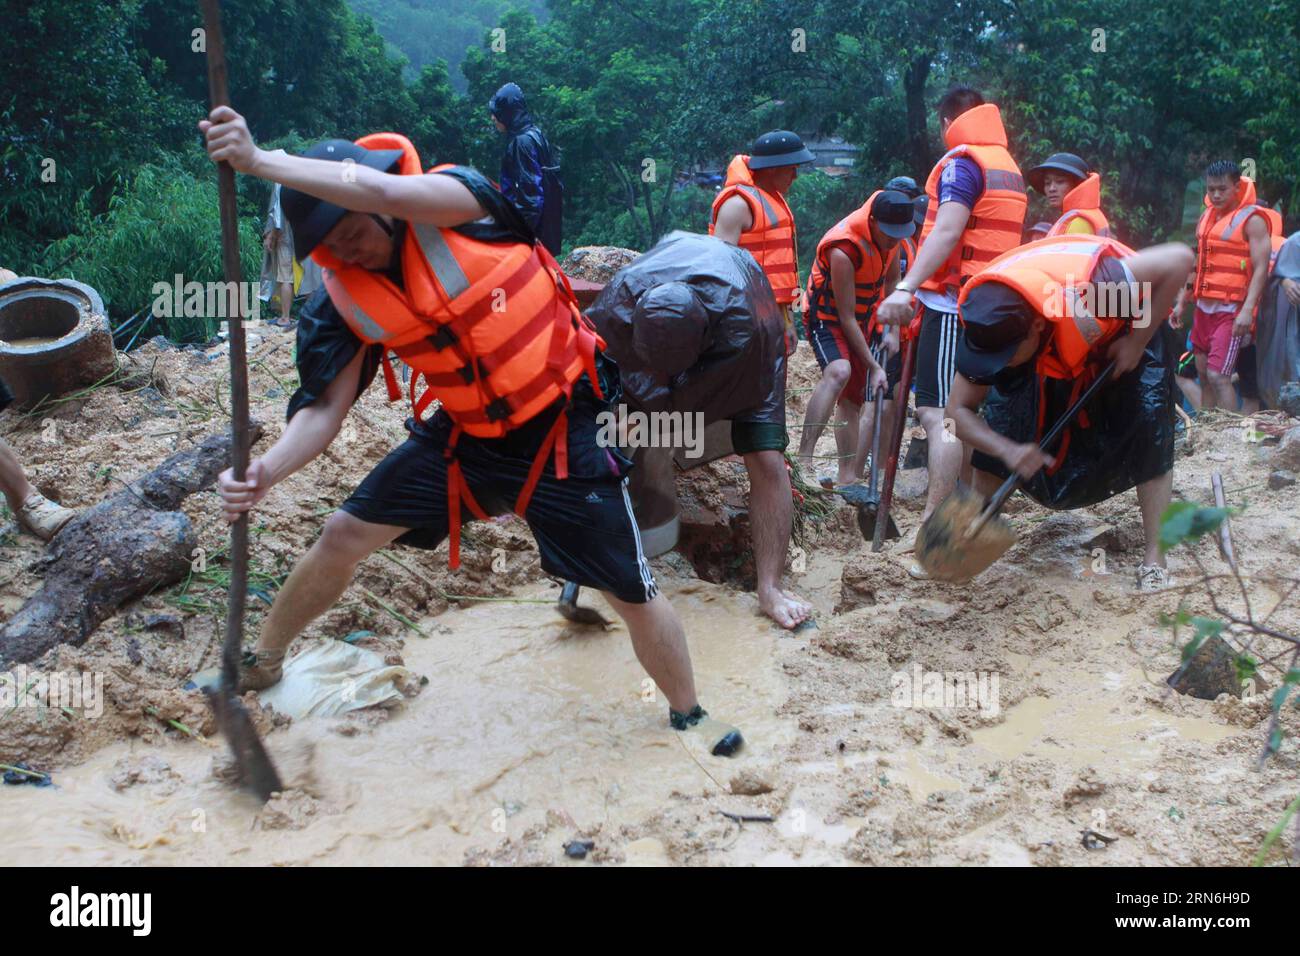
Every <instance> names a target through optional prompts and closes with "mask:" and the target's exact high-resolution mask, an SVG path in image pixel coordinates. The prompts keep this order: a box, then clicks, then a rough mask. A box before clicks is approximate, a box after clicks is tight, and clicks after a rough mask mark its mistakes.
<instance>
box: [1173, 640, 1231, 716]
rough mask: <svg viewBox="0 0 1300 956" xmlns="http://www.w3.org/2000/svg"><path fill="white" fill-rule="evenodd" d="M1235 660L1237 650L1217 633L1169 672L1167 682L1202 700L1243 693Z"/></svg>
mask: <svg viewBox="0 0 1300 956" xmlns="http://www.w3.org/2000/svg"><path fill="white" fill-rule="evenodd" d="M1236 661H1237V652H1236V651H1234V650H1233V649H1232V646H1231V645H1230V644H1229V643H1228V642H1227V641H1225V640H1224V639H1223V638H1221V637H1219V636H1218V635H1217V634H1216V635H1215V636H1213V637H1210V638H1208V639H1207V640H1206V641H1205V642H1204V643H1202V644H1201V646H1200V647H1199V648H1198V649H1197V651H1196V653H1195V654H1194V655H1193V656H1192V659H1191V660H1190V661H1188V662H1187V664H1186V665H1185V666H1183V667H1180V668H1179V669H1178V670H1175V671H1174V672H1173V673H1172V674H1170V675H1169V677H1168V678H1166V679H1165V683H1166V684H1168V685H1169V686H1170V687H1172V688H1173V689H1174V690H1176V691H1178V693H1180V694H1186V695H1190V696H1192V697H1198V698H1200V699H1201V700H1214V699H1215V698H1216V697H1218V696H1219V695H1220V694H1228V695H1230V696H1232V697H1240V696H1241V692H1242V687H1241V679H1240V678H1239V677H1238V676H1237V664H1236Z"/></svg>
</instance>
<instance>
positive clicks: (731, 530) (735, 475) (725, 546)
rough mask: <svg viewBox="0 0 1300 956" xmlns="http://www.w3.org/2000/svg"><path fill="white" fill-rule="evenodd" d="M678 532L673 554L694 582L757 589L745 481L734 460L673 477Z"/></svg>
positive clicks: (711, 464) (747, 483) (740, 468)
mask: <svg viewBox="0 0 1300 956" xmlns="http://www.w3.org/2000/svg"><path fill="white" fill-rule="evenodd" d="M677 503H678V507H679V509H680V510H679V519H680V521H681V531H680V535H679V537H678V539H677V550H678V551H679V552H681V553H682V555H684V556H685V557H686V559H687V560H688V561H690V563H691V566H692V567H693V568H694V570H695V574H696V576H697V577H700V578H703V579H704V580H705V581H711V582H713V583H715V584H734V585H736V586H738V587H740V588H742V589H744V590H753V589H754V588H755V587H756V586H757V573H756V571H755V568H754V552H753V543H752V540H751V537H750V518H749V475H748V474H747V473H746V471H745V466H744V463H743V462H741V461H740V459H738V458H733V457H729V458H722V459H719V460H718V461H714V462H710V463H709V464H707V465H704V466H702V467H700V468H693V469H691V471H689V472H683V473H679V474H678V476H677Z"/></svg>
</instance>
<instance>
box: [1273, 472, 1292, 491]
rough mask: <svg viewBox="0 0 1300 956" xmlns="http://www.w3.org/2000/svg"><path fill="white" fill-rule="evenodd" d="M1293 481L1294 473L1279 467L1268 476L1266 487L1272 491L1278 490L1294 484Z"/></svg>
mask: <svg viewBox="0 0 1300 956" xmlns="http://www.w3.org/2000/svg"><path fill="white" fill-rule="evenodd" d="M1295 482H1296V477H1295V473H1294V472H1290V471H1286V470H1284V469H1281V468H1279V469H1278V470H1277V471H1275V472H1273V473H1272V474H1270V475H1269V476H1268V487H1269V489H1270V490H1272V491H1278V490H1279V489H1282V488H1290V487H1291V486H1292V485H1294V484H1295Z"/></svg>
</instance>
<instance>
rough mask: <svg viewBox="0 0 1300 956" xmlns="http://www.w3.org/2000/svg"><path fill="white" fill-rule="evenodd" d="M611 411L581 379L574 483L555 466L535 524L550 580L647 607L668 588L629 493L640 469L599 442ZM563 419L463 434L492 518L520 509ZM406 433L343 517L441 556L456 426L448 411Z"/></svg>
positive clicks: (540, 487)
mask: <svg viewBox="0 0 1300 956" xmlns="http://www.w3.org/2000/svg"><path fill="white" fill-rule="evenodd" d="M602 377H603V376H602ZM608 407H609V404H608V402H603V401H601V400H600V399H598V398H596V397H595V395H594V394H593V393H592V391H591V387H590V385H589V384H588V383H587V381H586V379H582V380H580V381H579V383H578V386H577V387H576V388H575V395H574V398H573V400H572V402H571V403H570V405H569V409H568V416H569V432H568V441H569V477H568V478H565V479H564V480H563V481H559V480H557V479H556V477H555V465H554V462H548V463H547V465H546V469H545V471H544V472H543V475H542V478H541V480H540V481H539V482H538V483H537V488H536V490H535V491H534V492H533V497H532V500H531V501H530V502H529V503H528V511H527V514H526V515H525V520H526V521H527V522H528V527H529V529H530V530H531V531H532V533H533V537H534V538H535V539H536V541H537V549H538V552H539V554H540V556H541V564H542V570H543V571H545V572H546V573H547V574H550V575H554V576H556V577H559V578H562V579H564V580H566V581H575V582H577V583H578V584H580V585H582V586H583V587H591V588H596V589H597V590H601V591H609V592H611V593H613V594H614V595H615V596H616V597H618V598H619V599H620V600H623V601H627V602H628V603H630V604H644V603H645V602H647V601H649V600H652V599H653V598H654V596H655V594H656V593H658V590H657V587H656V585H655V581H654V576H653V574H652V573H651V571H650V566H649V564H648V563H647V562H646V557H645V554H644V552H643V551H642V549H641V536H640V533H639V531H638V530H637V526H636V521H635V519H634V518H633V515H632V503H631V500H630V499H629V497H628V493H627V480H626V474H627V471H628V469H629V467H630V464H631V463H630V462H628V461H627V459H625V458H623V457H622V456H621V455H619V454H617V452H615V451H614V449H612V448H602V447H600V446H599V445H598V443H597V432H598V430H599V427H600V426H599V422H598V419H597V416H598V415H599V414H600V412H602V411H605V410H606V409H607V408H608ZM558 412H559V407H558V405H557V406H556V407H555V408H554V409H552V410H548V411H546V412H543V413H542V414H541V415H538V416H537V417H536V418H534V419H533V420H532V421H530V422H528V423H527V424H526V425H524V426H523V427H521V428H518V429H515V430H514V431H512V432H510V433H509V434H507V435H505V436H503V437H501V438H495V439H486V438H475V437H473V436H472V435H461V436H460V439H459V440H458V442H457V444H456V460H457V461H459V462H460V466H461V470H462V471H463V473H464V475H465V480H466V481H467V482H468V483H469V486H470V489H471V490H472V492H473V494H474V497H475V499H476V500H477V501H478V503H479V504H480V505H481V506H482V507H483V509H484V510H485V511H486V512H487V513H488V514H489V515H501V514H507V513H509V512H510V511H511V509H512V508H513V506H514V502H515V500H516V499H517V498H518V496H519V492H520V490H521V489H522V488H523V486H524V483H525V482H526V481H527V480H528V472H529V469H530V468H531V467H532V463H533V458H534V457H535V456H536V454H537V451H538V449H539V448H540V447H541V444H542V442H543V441H544V440H545V438H546V433H547V431H549V430H550V427H551V425H552V424H553V423H554V421H555V416H556V415H557V414H558ZM406 427H407V430H408V431H409V432H410V438H408V439H407V440H406V441H405V442H403V443H402V444H401V445H399V446H398V447H397V448H395V449H393V450H392V451H391V452H389V453H388V456H387V457H386V458H384V460H383V461H381V462H380V463H379V464H378V465H376V466H375V468H374V470H373V471H371V472H370V474H369V475H367V476H366V478H365V480H364V481H362V482H361V485H360V486H359V487H358V488H357V490H356V491H355V492H353V493H352V496H351V497H350V498H348V500H347V501H345V502H343V505H342V510H344V511H346V512H347V513H348V514H350V515H352V516H353V517H356V518H360V519H361V520H362V521H367V522H371V523H373V524H388V525H398V526H401V527H404V528H410V529H411V530H409V531H407V532H406V533H405V534H403V535H402V536H401V537H400V538H398V539H397V541H398V543H399V544H405V545H410V546H412V547H417V548H430V549H432V548H436V547H438V545H440V544H442V542H443V541H444V540H445V539H446V538H447V534H448V527H449V526H448V514H447V460H446V458H445V457H444V455H443V451H444V449H445V448H446V447H447V442H448V440H449V439H450V436H451V430H452V421H451V418H450V416H448V415H447V413H446V412H444V411H442V410H439V411H438V412H437V413H435V414H434V415H433V416H432V417H431V418H430V419H429V420H428V421H427V422H425V423H422V424H416V423H415V422H414V420H413V419H408V420H407V423H406ZM463 520H465V521H466V522H469V521H472V520H473V516H472V515H465V516H464V517H463Z"/></svg>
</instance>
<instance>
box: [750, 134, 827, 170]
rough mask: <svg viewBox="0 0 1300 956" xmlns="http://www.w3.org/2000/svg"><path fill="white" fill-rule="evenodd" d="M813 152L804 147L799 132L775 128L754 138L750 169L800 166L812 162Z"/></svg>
mask: <svg viewBox="0 0 1300 956" xmlns="http://www.w3.org/2000/svg"><path fill="white" fill-rule="evenodd" d="M813 158H814V157H813V154H812V153H810V152H809V151H808V150H807V148H805V147H804V144H803V140H801V139H800V138H799V135H798V134H797V133H792V132H790V131H789V130H788V129H774V130H772V132H770V133H764V134H763V135H762V136H760V137H759V138H758V139H756V140H754V146H753V148H752V149H750V151H749V168H750V169H770V168H772V167H773V166H798V165H800V164H802V163H811V162H812V161H813Z"/></svg>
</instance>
